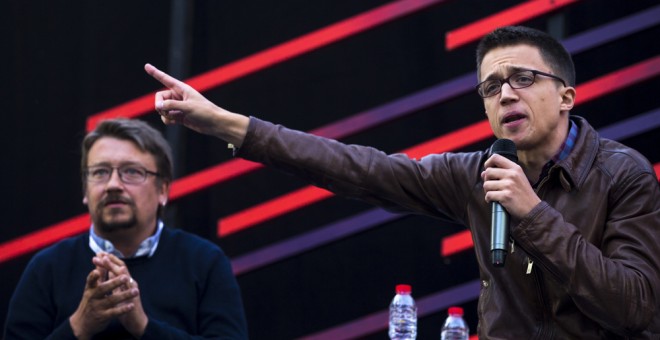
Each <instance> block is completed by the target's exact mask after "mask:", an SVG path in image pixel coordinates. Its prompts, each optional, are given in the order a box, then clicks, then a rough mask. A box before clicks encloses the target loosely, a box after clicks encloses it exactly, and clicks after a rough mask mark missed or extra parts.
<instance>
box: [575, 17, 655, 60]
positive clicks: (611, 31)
mask: <svg viewBox="0 0 660 340" xmlns="http://www.w3.org/2000/svg"><path fill="white" fill-rule="evenodd" d="M658 21H660V5H658V6H655V7H651V8H649V9H647V10H644V11H642V12H639V13H635V14H632V15H629V16H627V17H624V18H621V19H618V20H615V21H613V22H610V23H608V24H607V25H604V26H600V27H598V28H596V29H592V30H588V31H586V32H584V33H581V34H578V35H575V36H573V37H571V38H569V39H566V40H564V41H563V44H564V46H565V47H566V49H567V50H568V51H569V52H571V53H572V54H577V53H580V52H582V51H584V50H587V49H589V48H592V47H594V46H598V45H603V44H606V43H608V42H610V41H613V40H615V39H618V38H620V37H622V36H625V35H629V34H632V33H635V32H638V31H641V30H643V29H646V28H649V27H652V26H654V25H656V24H657V23H658Z"/></svg>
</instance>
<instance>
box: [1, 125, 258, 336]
mask: <svg viewBox="0 0 660 340" xmlns="http://www.w3.org/2000/svg"><path fill="white" fill-rule="evenodd" d="M171 158H172V157H171V151H170V148H169V145H168V144H167V142H166V141H165V140H164V138H163V137H162V135H161V134H160V133H159V132H158V131H157V130H155V129H153V128H151V127H150V126H149V125H147V124H146V123H144V122H141V121H137V120H123V119H119V120H111V121H105V122H102V123H101V124H99V126H98V127H97V128H96V129H95V130H94V131H92V132H91V133H89V134H88V135H87V136H86V137H85V139H84V141H83V145H82V162H81V171H82V182H83V188H84V199H83V203H84V204H86V205H87V206H88V208H89V212H90V216H91V219H92V225H91V227H90V230H89V233H85V234H84V235H80V236H77V237H73V238H71V239H67V240H64V241H61V242H59V243H57V244H55V245H53V246H51V247H49V248H47V249H45V250H43V251H41V252H39V253H38V254H37V255H36V256H35V257H34V258H33V259H32V260H31V261H30V263H29V264H28V266H27V268H26V270H25V272H24V273H23V276H22V277H21V280H20V282H19V284H18V286H17V288H16V291H15V292H14V295H13V297H12V299H11V301H10V305H9V311H8V316H7V323H6V330H5V338H6V339H7V340H10V339H44V338H48V339H69V338H70V339H75V338H77V339H125V338H140V339H186V338H194V337H196V336H197V337H205V338H211V337H212V338H221V339H247V327H246V321H245V315H244V311H243V305H242V302H241V297H240V290H239V287H238V284H237V283H236V279H235V278H234V276H233V274H232V271H231V266H230V263H229V260H228V259H227V257H226V256H225V255H224V253H223V252H222V250H221V249H220V248H219V247H218V246H217V245H215V244H213V243H211V242H209V241H207V240H204V239H202V238H200V237H197V236H195V235H192V234H189V233H186V232H183V231H180V230H172V229H168V228H164V226H163V223H162V221H160V219H159V216H160V214H161V212H162V209H163V207H164V206H165V204H166V203H167V198H168V193H169V187H170V183H171V181H172V162H171Z"/></svg>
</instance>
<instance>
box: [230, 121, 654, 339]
mask: <svg viewBox="0 0 660 340" xmlns="http://www.w3.org/2000/svg"><path fill="white" fill-rule="evenodd" d="M571 119H573V120H574V121H575V122H576V123H577V124H578V127H579V131H580V132H579V136H578V139H577V141H576V145H575V148H574V149H573V151H572V152H571V154H570V155H569V156H568V157H567V158H566V159H564V160H562V161H560V162H559V163H557V164H555V165H554V166H553V167H552V168H551V170H550V172H549V174H548V176H547V177H546V178H545V179H543V180H542V182H541V183H540V184H539V185H538V188H537V189H536V191H537V194H538V196H539V197H540V198H541V199H542V202H541V203H540V204H538V205H537V206H536V207H535V208H534V209H533V210H532V211H531V212H530V213H529V214H528V215H527V216H525V217H524V218H523V219H522V220H514V221H512V223H511V239H512V241H513V242H514V243H515V248H514V249H515V250H514V251H513V253H510V254H509V255H508V256H507V261H506V265H505V266H504V267H503V268H495V267H493V266H492V265H491V263H490V218H491V208H490V206H489V205H488V204H487V203H486V202H485V201H484V191H483V187H482V181H481V177H480V173H481V171H482V168H483V164H484V161H485V160H486V159H487V158H488V152H487V151H483V152H472V153H444V154H433V155H429V156H426V157H424V158H422V159H421V160H414V159H409V158H408V157H407V156H405V155H402V154H396V155H389V156H388V155H386V154H384V153H382V152H380V151H378V150H376V149H373V148H370V147H362V146H355V145H348V146H347V145H344V144H341V143H339V142H336V141H333V140H328V139H324V138H320V137H315V136H311V135H308V134H304V133H301V132H297V131H292V130H288V129H286V128H284V127H282V126H277V125H272V124H270V123H267V122H264V121H260V120H258V119H256V118H251V121H250V126H249V129H248V134H247V136H246V139H245V141H244V143H243V146H242V148H241V149H240V150H239V151H238V153H237V154H238V155H239V156H241V157H244V158H246V159H250V160H255V161H259V162H263V163H265V164H269V165H273V166H275V167H277V168H280V169H283V170H285V171H288V172H291V173H294V174H296V175H298V176H300V177H303V178H306V179H308V180H310V181H311V182H312V183H314V184H316V185H318V186H321V187H324V188H327V189H328V190H331V191H333V192H335V193H337V194H339V195H342V196H347V197H353V198H358V199H361V200H364V201H367V202H370V203H373V204H376V205H378V206H381V207H383V208H386V209H389V210H394V211H400V212H401V211H403V212H411V213H421V214H425V215H428V216H432V217H437V218H450V219H452V220H454V221H458V222H460V223H463V224H465V225H466V226H469V228H470V230H471V231H472V237H473V240H474V244H475V251H476V255H477V259H478V262H479V270H480V275H481V280H482V287H481V293H480V297H479V330H478V332H479V337H480V338H484V339H603V338H608V339H609V338H635V339H636V338H642V339H643V338H660V322H659V321H660V318H659V317H658V313H659V310H660V307H659V306H660V277H659V276H660V185H658V180H657V178H656V176H655V173H654V171H653V168H652V166H651V165H650V163H649V162H648V161H647V160H646V159H645V158H644V157H643V156H642V155H640V154H639V153H638V152H636V151H634V150H632V149H630V148H628V147H625V146H624V145H622V144H620V143H617V142H615V141H611V140H607V139H603V138H600V137H599V136H598V134H597V132H596V131H595V130H594V129H593V128H592V127H591V126H590V125H589V124H588V123H587V122H586V121H585V120H584V119H583V118H580V117H576V116H573V117H571Z"/></svg>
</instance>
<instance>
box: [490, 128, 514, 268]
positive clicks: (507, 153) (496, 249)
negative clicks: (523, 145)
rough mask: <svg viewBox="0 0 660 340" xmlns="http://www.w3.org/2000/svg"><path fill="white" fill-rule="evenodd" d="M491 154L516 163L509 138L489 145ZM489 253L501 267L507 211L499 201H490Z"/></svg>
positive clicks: (506, 236) (504, 245) (507, 228)
mask: <svg viewBox="0 0 660 340" xmlns="http://www.w3.org/2000/svg"><path fill="white" fill-rule="evenodd" d="M490 150H491V154H498V155H502V156H504V157H506V158H507V159H508V160H510V161H512V162H515V163H518V154H517V153H516V145H515V144H514V143H513V141H512V140H510V139H498V140H496V141H495V143H493V146H492V147H491V149H490ZM491 210H492V217H491V222H490V254H491V260H492V263H493V266H495V267H503V266H504V261H505V260H506V254H507V245H508V240H509V213H508V212H507V211H506V209H504V207H503V206H502V205H501V204H500V203H499V202H492V203H491Z"/></svg>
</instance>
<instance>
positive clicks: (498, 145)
mask: <svg viewBox="0 0 660 340" xmlns="http://www.w3.org/2000/svg"><path fill="white" fill-rule="evenodd" d="M490 153H491V154H495V153H496V154H498V155H502V156H504V157H506V158H508V159H509V160H510V161H513V162H516V163H517V162H518V154H517V153H516V144H514V143H513V141H512V140H510V139H505V138H502V139H498V140H496V141H495V143H493V146H491V148H490Z"/></svg>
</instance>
